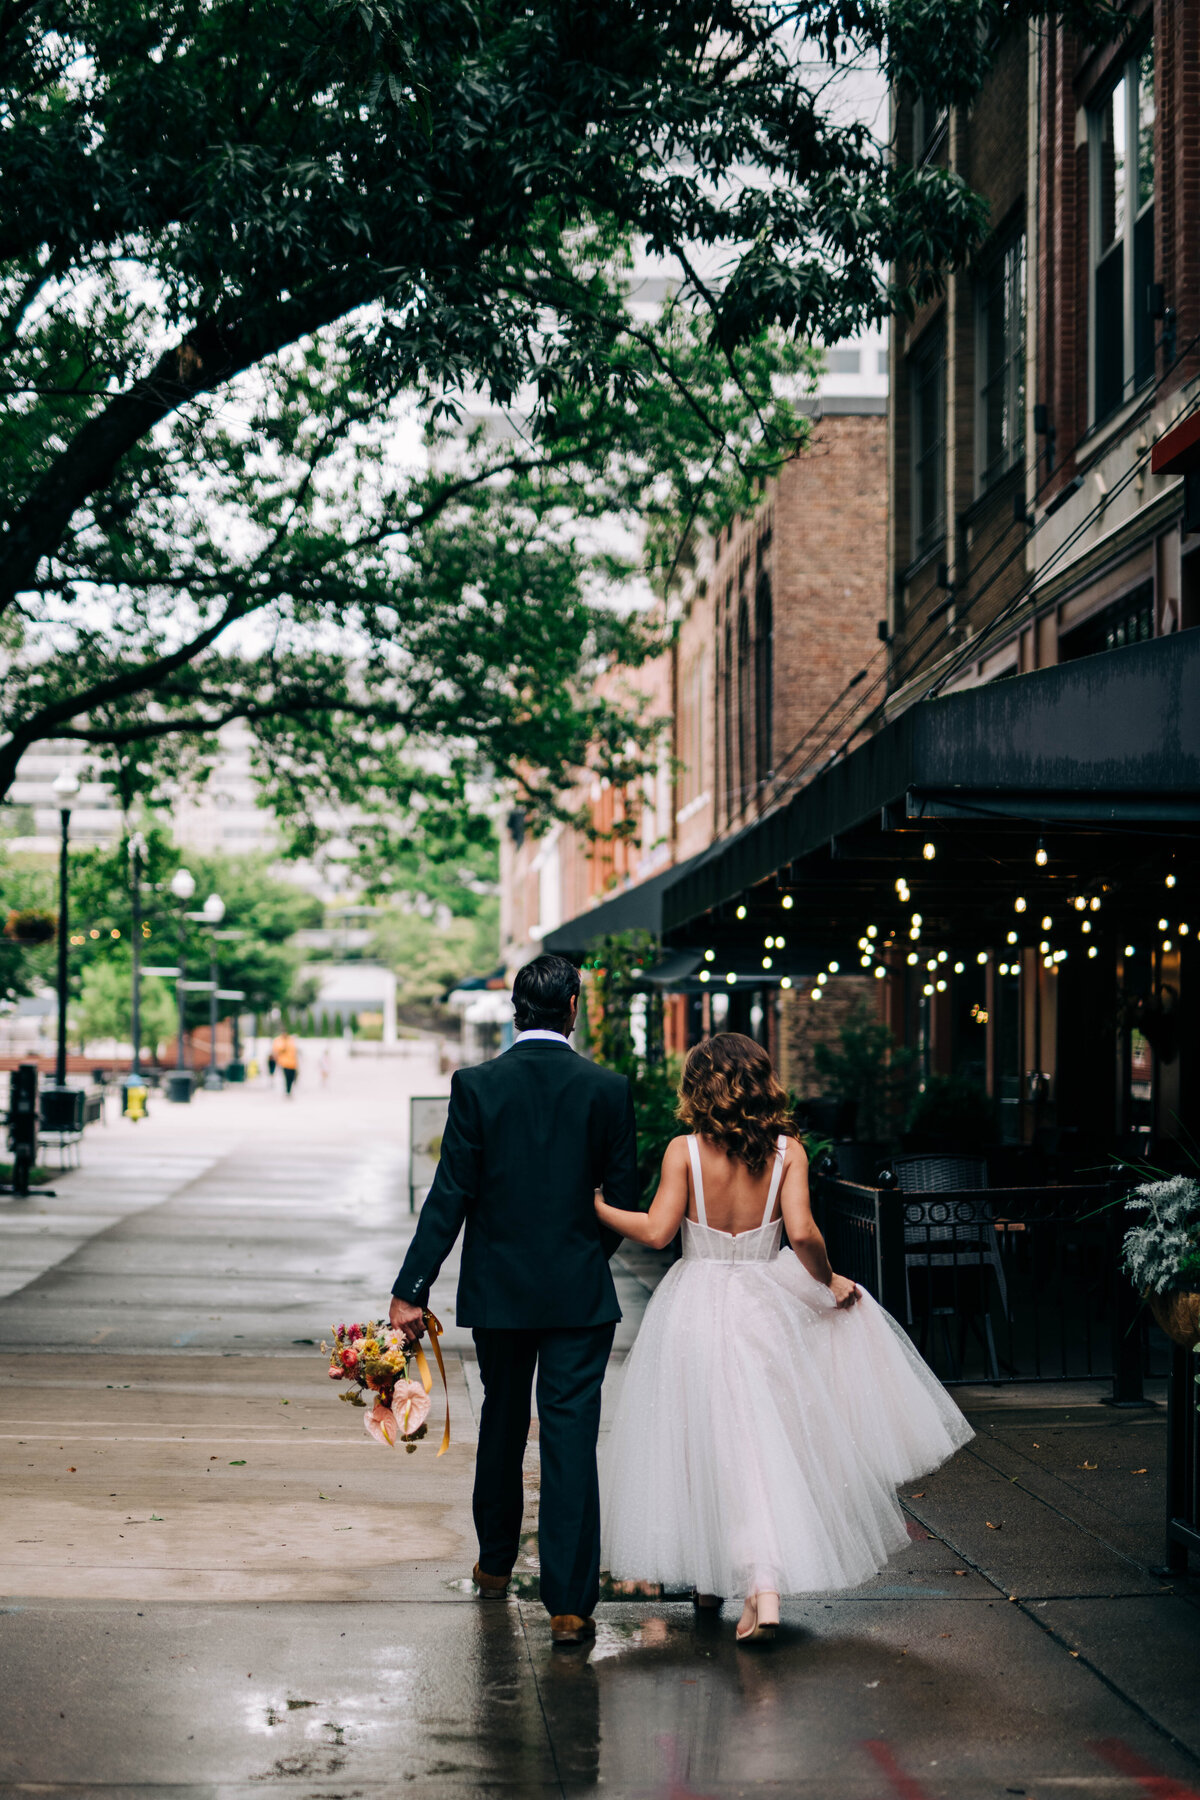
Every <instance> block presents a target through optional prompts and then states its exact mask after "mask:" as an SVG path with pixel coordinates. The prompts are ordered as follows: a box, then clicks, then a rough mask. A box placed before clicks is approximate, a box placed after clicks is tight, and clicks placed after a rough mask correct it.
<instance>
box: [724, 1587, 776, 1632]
mask: <svg viewBox="0 0 1200 1800" xmlns="http://www.w3.org/2000/svg"><path fill="white" fill-rule="evenodd" d="M746 1605H747V1607H748V1608H749V1611H750V1617H751V1620H752V1623H751V1626H750V1629H749V1630H748V1631H743V1630H742V1627H741V1625H739V1626H738V1628H737V1630H736V1632H735V1633H734V1636H735V1637H736V1638H737V1641H738V1643H739V1644H749V1643H751V1642H753V1641H754V1640H756V1639H767V1638H773V1637H774V1636H775V1633H776V1631H777V1630H778V1628H779V1595H778V1594H776V1593H773V1592H772V1591H771V1590H770V1589H768V1588H763V1589H762V1590H761V1591H760V1592H759V1593H757V1594H747V1596H746ZM742 1617H743V1619H744V1618H745V1613H743V1614H742Z"/></svg>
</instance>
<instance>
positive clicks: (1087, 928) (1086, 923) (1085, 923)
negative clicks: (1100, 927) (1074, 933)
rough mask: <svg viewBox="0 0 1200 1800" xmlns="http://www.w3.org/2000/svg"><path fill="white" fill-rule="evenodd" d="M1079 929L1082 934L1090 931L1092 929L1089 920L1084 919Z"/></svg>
mask: <svg viewBox="0 0 1200 1800" xmlns="http://www.w3.org/2000/svg"><path fill="white" fill-rule="evenodd" d="M1079 929H1080V931H1083V932H1088V931H1090V930H1091V929H1092V921H1091V920H1090V919H1085V920H1084V921H1083V924H1082V925H1081V926H1080V927H1079Z"/></svg>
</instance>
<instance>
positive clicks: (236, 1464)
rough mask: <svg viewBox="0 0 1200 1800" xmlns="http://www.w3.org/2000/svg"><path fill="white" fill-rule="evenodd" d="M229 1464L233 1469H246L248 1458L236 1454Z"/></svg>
mask: <svg viewBox="0 0 1200 1800" xmlns="http://www.w3.org/2000/svg"><path fill="white" fill-rule="evenodd" d="M229 1466H230V1468H231V1469H244V1468H245V1466H246V1459H245V1457H244V1456H235V1457H234V1459H233V1461H232V1462H231V1463H230V1465H229Z"/></svg>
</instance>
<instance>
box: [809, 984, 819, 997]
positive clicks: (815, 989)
mask: <svg viewBox="0 0 1200 1800" xmlns="http://www.w3.org/2000/svg"><path fill="white" fill-rule="evenodd" d="M808 997H809V999H810V1000H819V999H820V998H821V990H820V988H819V987H815V988H814V989H813V991H812V993H811V994H810V995H809V996H808Z"/></svg>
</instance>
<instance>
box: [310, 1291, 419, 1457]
mask: <svg viewBox="0 0 1200 1800" xmlns="http://www.w3.org/2000/svg"><path fill="white" fill-rule="evenodd" d="M425 1329H426V1331H427V1332H428V1333H429V1341H430V1343H431V1344H432V1346H433V1354H434V1356H435V1358H436V1359H437V1366H438V1373H439V1374H440V1375H441V1378H442V1388H443V1391H446V1423H445V1427H444V1429H443V1431H442V1447H441V1449H440V1450H439V1451H438V1455H439V1456H441V1455H443V1454H444V1452H445V1450H446V1448H447V1446H448V1445H449V1443H450V1396H449V1392H448V1391H447V1390H446V1366H445V1364H444V1363H443V1361H442V1347H441V1345H440V1343H439V1342H438V1339H439V1338H440V1337H441V1335H442V1327H441V1325H440V1324H439V1323H438V1321H437V1319H435V1318H434V1316H433V1314H432V1313H430V1312H427V1313H426V1314H425ZM321 1348H322V1350H323V1351H325V1352H326V1354H327V1355H328V1356H329V1379H330V1380H331V1381H346V1382H349V1383H350V1384H351V1385H350V1386H349V1387H348V1388H347V1389H346V1391H345V1393H343V1394H342V1395H340V1396H339V1397H340V1398H341V1399H342V1400H346V1401H348V1402H349V1404H350V1405H351V1406H362V1407H367V1406H368V1405H369V1406H370V1411H369V1412H368V1413H367V1416H366V1418H365V1419H364V1420H363V1424H364V1425H365V1427H366V1429H367V1434H368V1436H370V1437H373V1438H374V1439H375V1441H376V1443H379V1444H395V1443H396V1442H397V1441H399V1442H400V1443H402V1444H403V1445H404V1447H405V1449H406V1450H408V1451H409V1452H411V1451H413V1450H415V1449H416V1447H417V1443H418V1440H419V1439H421V1438H423V1437H424V1436H425V1435H426V1424H425V1421H426V1419H427V1418H428V1417H429V1397H430V1394H431V1392H432V1389H433V1377H432V1375H431V1374H430V1372H429V1364H428V1362H427V1361H426V1359H425V1352H424V1350H423V1349H422V1348H421V1345H420V1342H419V1341H418V1342H417V1343H408V1342H407V1341H406V1340H405V1338H404V1337H402V1336H401V1334H400V1332H398V1331H393V1330H392V1328H391V1326H390V1325H388V1324H387V1323H386V1322H385V1321H384V1320H383V1319H376V1320H375V1321H374V1322H373V1323H372V1324H368V1325H335V1326H334V1327H333V1343H332V1344H325V1343H323V1344H322V1345H321ZM410 1364H412V1365H415V1367H416V1372H417V1379H416V1380H415V1381H414V1380H413V1379H412V1376H411V1375H410V1372H409V1369H410ZM372 1397H373V1398H372Z"/></svg>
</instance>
